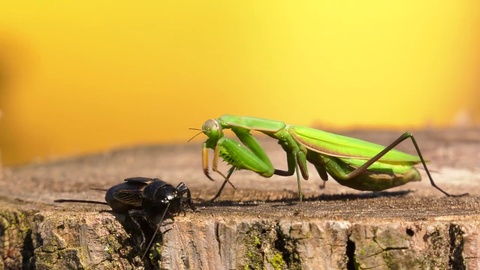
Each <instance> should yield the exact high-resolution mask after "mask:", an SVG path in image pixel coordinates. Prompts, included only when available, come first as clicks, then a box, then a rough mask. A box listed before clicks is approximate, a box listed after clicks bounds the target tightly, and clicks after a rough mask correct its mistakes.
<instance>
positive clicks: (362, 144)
mask: <svg viewBox="0 0 480 270" xmlns="http://www.w3.org/2000/svg"><path fill="white" fill-rule="evenodd" d="M288 129H289V133H290V135H291V136H292V137H293V138H294V139H295V140H296V141H297V142H298V143H299V144H301V145H302V146H304V147H306V148H307V149H309V150H311V151H314V152H317V153H320V154H324V155H327V156H334V157H339V158H347V159H359V160H368V159H371V158H372V157H373V156H375V155H376V154H378V153H380V152H381V151H382V150H383V149H385V146H382V145H379V144H375V143H371V142H367V141H363V140H359V139H355V138H350V137H346V136H342V135H337V134H333V133H329V132H325V131H321V130H318V129H313V128H309V127H302V126H290V127H288ZM377 162H382V163H389V164H401V165H410V166H413V165H415V164H418V163H420V162H421V161H420V158H419V157H417V156H414V155H410V154H407V153H404V152H401V151H398V150H395V149H392V150H390V151H389V152H387V153H386V154H385V155H384V156H382V157H381V158H380V159H379V160H378V161H377Z"/></svg>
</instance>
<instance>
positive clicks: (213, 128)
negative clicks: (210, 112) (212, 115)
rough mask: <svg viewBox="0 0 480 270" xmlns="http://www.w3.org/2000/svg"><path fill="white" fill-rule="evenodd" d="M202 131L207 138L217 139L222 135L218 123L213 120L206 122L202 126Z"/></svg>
mask: <svg viewBox="0 0 480 270" xmlns="http://www.w3.org/2000/svg"><path fill="white" fill-rule="evenodd" d="M202 131H203V133H205V135H207V136H208V137H209V138H219V137H220V135H221V133H222V129H221V128H220V125H219V123H218V122H217V121H216V120H214V119H209V120H207V122H205V124H203V126H202Z"/></svg>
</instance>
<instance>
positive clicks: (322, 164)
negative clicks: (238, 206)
mask: <svg viewBox="0 0 480 270" xmlns="http://www.w3.org/2000/svg"><path fill="white" fill-rule="evenodd" d="M225 129H230V130H231V131H232V132H233V133H234V134H235V135H236V136H237V138H238V139H239V140H240V142H241V143H242V144H243V145H242V144H240V143H239V142H237V141H235V140H233V139H230V138H226V137H225V136H224V132H223V130H225ZM250 131H258V132H261V133H264V134H266V135H267V136H269V137H271V138H273V139H276V140H278V143H279V144H280V146H281V147H282V149H283V150H284V151H285V152H286V155H287V165H288V169H287V170H279V169H275V168H274V166H273V165H272V162H271V161H270V158H269V157H268V155H267V153H266V152H265V150H264V149H263V148H262V147H261V145H260V144H259V142H258V141H257V139H256V138H255V137H254V136H253V135H252V134H251V133H250ZM202 132H203V133H204V134H205V135H206V136H207V137H208V139H207V140H206V141H205V142H204V143H203V147H202V166H203V172H204V174H205V175H206V176H207V177H208V178H209V179H210V180H212V181H213V178H212V177H211V176H210V173H209V165H208V149H213V152H214V155H213V164H212V170H213V171H214V172H216V173H218V174H220V175H221V176H222V177H223V178H224V182H223V184H222V186H221V188H220V190H219V191H218V192H217V194H216V195H215V197H214V198H213V199H212V200H215V199H217V198H218V197H219V196H220V194H221V192H222V190H223V188H224V187H225V184H226V183H227V182H228V183H230V180H229V179H230V176H231V175H232V174H233V172H235V171H236V170H242V169H243V170H250V171H253V172H255V173H257V174H259V175H261V176H263V177H271V176H272V175H280V176H291V175H293V174H296V176H297V185H298V197H299V200H300V201H302V197H303V195H302V187H301V179H300V177H302V178H303V179H305V180H307V179H308V178H309V172H308V169H307V161H308V162H310V163H311V164H313V166H314V167H315V168H316V170H317V172H318V174H319V175H320V177H321V179H322V180H324V181H327V180H328V174H329V175H330V176H331V177H332V178H333V179H335V180H336V181H337V182H338V183H339V184H341V185H344V186H347V187H350V188H353V189H356V190H364V191H382V190H385V189H389V188H393V187H397V186H401V185H404V184H406V183H408V182H411V181H420V180H421V175H420V173H419V172H418V170H417V169H416V168H415V167H414V166H415V165H417V164H420V163H421V164H422V165H423V167H424V169H425V171H426V173H427V176H428V178H429V180H430V183H431V185H432V186H433V187H435V188H436V189H438V190H439V191H440V192H442V193H443V194H445V195H446V196H464V195H467V194H468V193H465V194H460V195H452V194H449V193H447V192H445V191H444V190H443V189H441V188H440V187H438V186H437V185H436V184H435V182H434V181H433V178H432V176H431V175H430V171H429V170H428V168H427V165H426V162H425V159H424V158H423V156H422V153H421V152H420V148H419V147H418V144H417V142H416V140H415V138H414V136H413V135H412V134H411V133H410V132H405V133H403V134H402V135H401V136H400V137H398V138H397V139H396V140H395V141H393V142H392V143H391V144H390V145H388V146H386V147H385V146H382V145H378V144H375V143H371V142H367V141H363V140H359V139H355V138H350V137H346V136H342V135H337V134H333V133H329V132H325V131H321V130H318V129H313V128H309V127H304V126H295V125H288V124H286V123H284V122H281V121H276V120H269V119H263V118H256V117H248V116H236V115H222V116H221V117H219V118H217V119H209V120H207V121H206V122H205V123H204V124H203V126H202ZM409 138H410V139H411V140H412V143H413V145H414V147H415V149H416V151H417V154H418V156H414V155H410V154H407V153H404V152H401V151H398V150H395V149H393V148H394V147H395V146H397V145H398V144H399V143H401V142H403V141H404V140H406V139H409ZM219 158H221V159H223V160H224V161H226V162H227V163H228V164H229V165H231V166H232V167H231V168H230V169H229V170H228V173H227V175H224V174H223V173H222V172H220V171H219V170H218V161H219ZM327 173H328V174H327ZM230 184H231V183H230ZM232 186H233V185H232Z"/></svg>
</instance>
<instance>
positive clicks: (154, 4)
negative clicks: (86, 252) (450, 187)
mask: <svg viewBox="0 0 480 270" xmlns="http://www.w3.org/2000/svg"><path fill="white" fill-rule="evenodd" d="M293 2H294V1H291V2H290V1H288V2H281V1H260V2H257V1H215V0H214V1H189V0H186V1H142V2H136V3H133V2H131V1H91V0H85V1H80V2H78V1H77V2H74V1H5V2H4V3H2V5H1V6H2V7H1V9H0V111H1V117H0V151H1V159H2V162H3V163H4V164H7V165H17V164H23V163H28V162H32V161H39V160H45V159H51V158H59V157H64V156H70V155H78V154H86V153H91V152H98V151H105V150H108V149H112V148H118V147H124V146H132V145H139V144H151V143H185V142H186V141H187V140H188V139H189V138H190V137H192V136H193V135H194V134H195V133H196V132H195V131H191V130H189V129H188V128H190V127H196V128H200V127H201V125H202V124H203V122H204V121H205V120H207V119H209V118H217V117H219V116H220V115H222V114H225V113H230V114H238V115H250V116H257V117H263V118H272V119H277V120H283V121H285V122H287V123H290V124H297V125H307V126H315V127H318V128H322V129H326V130H339V129H353V128H365V129H367V128H376V129H379V128H381V129H398V130H401V131H404V130H407V129H410V130H412V129H421V128H444V127H470V126H479V125H480V74H479V70H480V31H479V26H480V1H477V0H465V1H447V2H445V3H439V2H438V1H398V2H391V1H379V0H377V1H367V2H366V1H301V2H295V3H293ZM200 137H202V136H199V139H198V140H202V139H204V138H200Z"/></svg>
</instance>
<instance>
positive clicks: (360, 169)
mask: <svg viewBox="0 0 480 270" xmlns="http://www.w3.org/2000/svg"><path fill="white" fill-rule="evenodd" d="M408 138H410V139H411V140H412V143H413V146H414V147H415V150H416V151H417V153H418V157H419V158H420V161H421V163H422V165H423V168H424V169H425V171H426V173H427V176H428V179H429V180H430V184H431V185H432V186H433V187H434V188H436V189H437V190H439V191H440V192H442V193H443V194H445V195H446V196H448V197H461V196H466V195H468V193H463V194H458V195H457V194H455V195H452V194H449V193H447V192H446V191H444V190H443V189H441V188H440V187H439V186H437V184H435V181H433V178H432V176H431V175H430V171H429V170H428V167H427V164H426V162H425V159H424V158H423V155H422V152H421V151H420V148H419V147H418V144H417V141H416V140H415V138H414V137H413V134H412V133H410V132H405V133H403V134H402V135H401V136H400V137H398V138H397V139H396V140H395V141H394V142H392V143H391V144H390V145H388V146H387V147H385V149H383V150H382V151H380V153H378V154H377V155H375V156H374V157H372V158H371V159H370V160H368V161H367V162H365V164H363V165H362V166H360V167H358V168H356V169H355V170H353V171H352V172H350V173H349V174H348V175H347V176H346V179H352V178H355V177H357V176H359V175H361V174H363V173H364V172H365V171H366V170H367V169H368V167H370V166H371V165H372V164H373V163H375V162H376V161H377V160H379V159H380V158H381V157H382V156H384V155H385V154H386V153H388V152H389V151H390V150H392V149H393V148H394V147H395V146H397V145H398V144H400V143H401V142H403V141H404V140H406V139H408Z"/></svg>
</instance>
